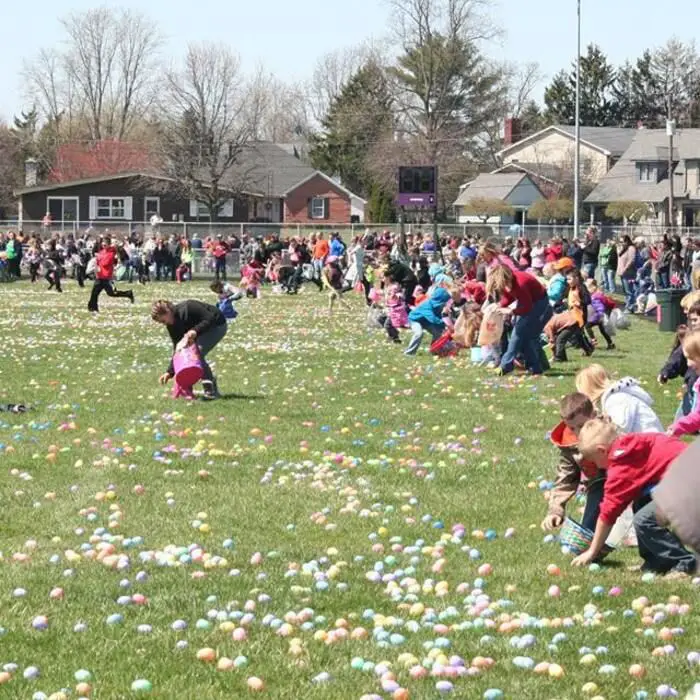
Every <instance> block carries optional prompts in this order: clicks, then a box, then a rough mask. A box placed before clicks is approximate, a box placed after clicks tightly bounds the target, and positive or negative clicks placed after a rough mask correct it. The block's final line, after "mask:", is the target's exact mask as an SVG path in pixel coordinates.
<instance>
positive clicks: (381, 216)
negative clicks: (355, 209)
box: [367, 182, 396, 224]
mask: <svg viewBox="0 0 700 700" xmlns="http://www.w3.org/2000/svg"><path fill="white" fill-rule="evenodd" d="M367 216H368V218H369V220H370V221H371V222H373V223H376V224H388V223H392V222H394V221H396V209H395V208H394V200H393V198H392V195H391V193H390V192H387V190H386V188H384V187H382V185H381V184H379V183H377V182H373V183H372V185H371V188H370V193H369V201H368V203H367Z"/></svg>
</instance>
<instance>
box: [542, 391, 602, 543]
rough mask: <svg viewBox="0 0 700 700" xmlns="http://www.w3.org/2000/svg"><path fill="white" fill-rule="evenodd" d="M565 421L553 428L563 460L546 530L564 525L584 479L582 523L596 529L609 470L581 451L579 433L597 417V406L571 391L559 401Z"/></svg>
mask: <svg viewBox="0 0 700 700" xmlns="http://www.w3.org/2000/svg"><path fill="white" fill-rule="evenodd" d="M559 412H560V415H561V418H562V420H561V422H560V423H558V424H557V426H556V427H555V428H554V429H553V430H552V433H551V436H550V439H551V441H552V443H553V444H554V445H556V446H557V447H558V448H559V455H560V457H559V464H558V465H557V476H556V480H555V482H554V487H553V488H552V490H551V491H550V492H549V500H548V503H549V506H548V509H547V516H546V517H545V519H544V520H543V521H542V529H543V530H554V529H555V528H558V527H560V526H561V524H562V523H563V522H564V516H565V515H566V504H567V503H568V502H569V501H570V500H571V499H572V498H573V497H574V496H575V495H576V492H577V491H578V488H579V486H580V485H581V481H582V480H583V479H585V483H586V507H585V510H584V512H583V522H582V523H581V524H582V525H583V526H584V527H585V528H588V529H589V530H593V529H595V526H596V522H597V521H598V510H599V508H600V501H601V499H602V498H603V485H604V483H605V474H604V472H601V471H600V470H599V469H598V467H596V466H595V464H593V463H592V462H589V461H588V460H585V459H583V458H582V457H581V454H580V452H579V451H578V433H579V431H580V430H581V428H582V427H583V425H584V424H585V423H587V422H588V421H589V420H591V419H592V418H595V415H596V414H595V408H593V404H592V403H591V400H590V399H589V398H588V397H587V396H586V395H585V394H580V393H578V392H575V393H573V394H568V395H567V396H565V397H564V398H563V399H562V400H561V404H560V405H559Z"/></svg>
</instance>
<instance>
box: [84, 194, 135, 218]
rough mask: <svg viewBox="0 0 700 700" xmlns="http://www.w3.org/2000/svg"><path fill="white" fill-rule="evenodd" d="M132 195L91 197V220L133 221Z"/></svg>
mask: <svg viewBox="0 0 700 700" xmlns="http://www.w3.org/2000/svg"><path fill="white" fill-rule="evenodd" d="M131 212H132V198H131V197H90V220H91V221H93V220H94V219H126V220H127V221H131Z"/></svg>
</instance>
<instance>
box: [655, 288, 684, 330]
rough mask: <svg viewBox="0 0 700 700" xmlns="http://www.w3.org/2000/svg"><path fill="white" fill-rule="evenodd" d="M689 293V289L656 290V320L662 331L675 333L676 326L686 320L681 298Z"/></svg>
mask: <svg viewBox="0 0 700 700" xmlns="http://www.w3.org/2000/svg"><path fill="white" fill-rule="evenodd" d="M687 293H688V290H687V289H658V290H657V291H656V301H657V303H658V306H657V307H656V320H657V322H658V324H659V330H660V331H661V332H662V333H675V332H676V328H678V326H680V325H681V324H682V323H685V322H686V320H687V319H686V315H685V311H683V308H682V307H681V299H683V297H684V296H685V295H686V294H687Z"/></svg>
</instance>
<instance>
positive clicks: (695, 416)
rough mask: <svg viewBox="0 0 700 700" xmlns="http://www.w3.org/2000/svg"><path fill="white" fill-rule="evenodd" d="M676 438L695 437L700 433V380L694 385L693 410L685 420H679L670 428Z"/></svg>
mask: <svg viewBox="0 0 700 700" xmlns="http://www.w3.org/2000/svg"><path fill="white" fill-rule="evenodd" d="M670 430H671V434H672V435H673V436H674V437H680V436H681V435H695V433H697V432H700V379H698V380H697V381H696V382H695V384H693V409H692V411H691V412H690V413H689V414H688V415H687V416H684V417H683V418H680V419H679V420H677V421H676V422H675V423H674V424H673V425H672V426H671V428H670Z"/></svg>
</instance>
